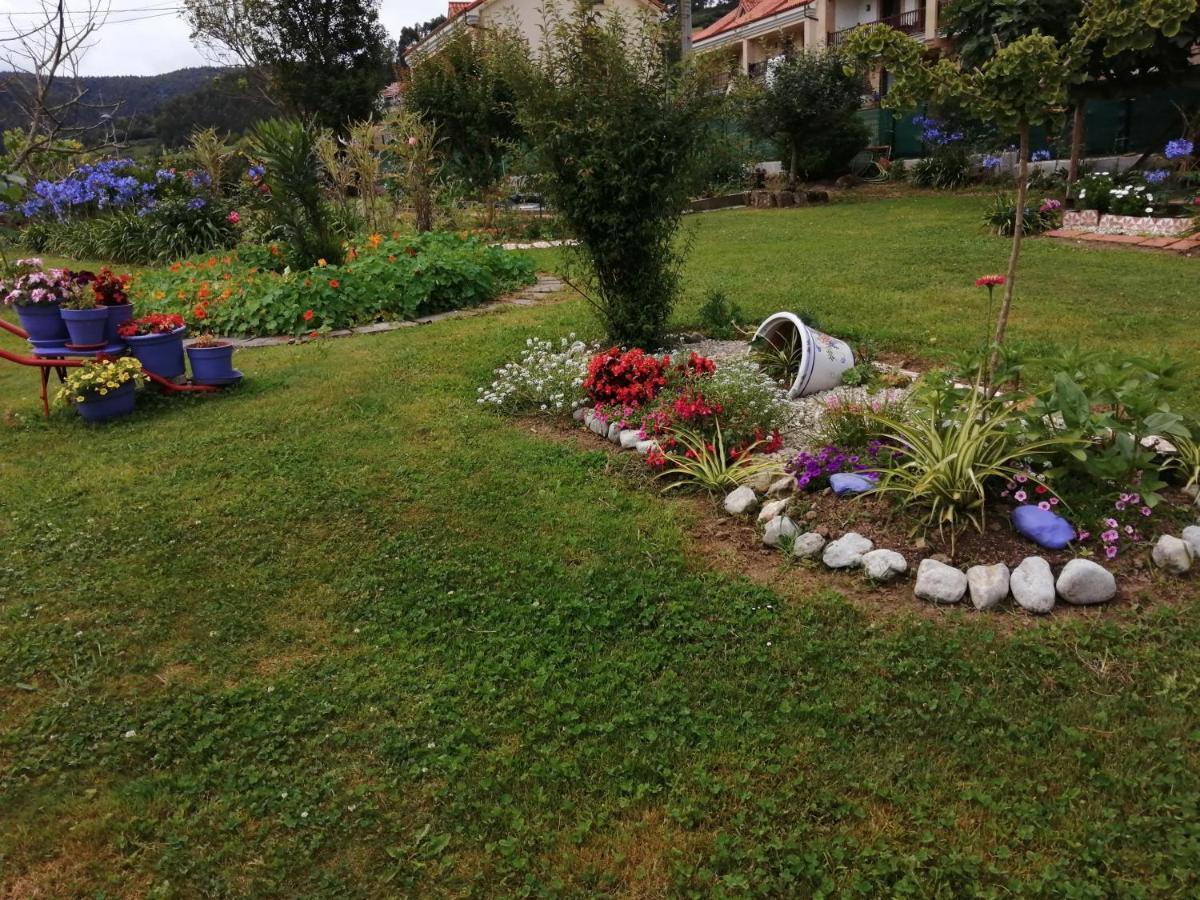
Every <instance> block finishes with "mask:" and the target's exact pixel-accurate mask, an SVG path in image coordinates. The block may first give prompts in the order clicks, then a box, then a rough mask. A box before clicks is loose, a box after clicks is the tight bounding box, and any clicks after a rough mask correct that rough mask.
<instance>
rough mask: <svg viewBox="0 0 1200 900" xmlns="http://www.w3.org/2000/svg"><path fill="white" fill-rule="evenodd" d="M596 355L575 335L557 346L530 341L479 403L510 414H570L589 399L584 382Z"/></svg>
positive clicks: (481, 394)
mask: <svg viewBox="0 0 1200 900" xmlns="http://www.w3.org/2000/svg"><path fill="white" fill-rule="evenodd" d="M595 352H596V347H594V346H592V345H590V344H586V343H584V342H583V341H581V340H578V339H577V338H576V337H575V335H574V334H569V335H567V336H566V337H564V338H560V339H559V340H558V342H557V343H555V342H554V341H548V340H543V339H541V338H528V339H527V340H526V341H525V348H524V349H523V350H522V351H521V357H520V359H518V360H516V361H515V362H510V363H508V364H506V365H504V366H501V367H500V368H499V369H496V372H495V375H496V378H495V380H494V381H493V382H492V383H491V384H490V385H487V386H486V387H481V388H479V397H478V399H477V400H476V402H477V403H479V404H480V405H482V406H489V407H493V408H495V409H498V410H501V411H503V412H508V413H520V412H544V413H571V412H573V411H574V410H575V409H576V408H577V407H579V406H582V405H583V403H584V401H585V399H586V396H587V394H586V392H585V391H584V389H583V381H584V379H585V378H587V372H588V361H589V360H590V359H591V358H592V356H593V355H594V354H595Z"/></svg>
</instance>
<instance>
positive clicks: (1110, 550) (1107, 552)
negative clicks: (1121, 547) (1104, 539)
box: [1104, 546, 1117, 559]
mask: <svg viewBox="0 0 1200 900" xmlns="http://www.w3.org/2000/svg"><path fill="white" fill-rule="evenodd" d="M1116 555H1117V548H1116V547H1111V546H1110V547H1105V548H1104V556H1105V558H1106V559H1114V558H1116Z"/></svg>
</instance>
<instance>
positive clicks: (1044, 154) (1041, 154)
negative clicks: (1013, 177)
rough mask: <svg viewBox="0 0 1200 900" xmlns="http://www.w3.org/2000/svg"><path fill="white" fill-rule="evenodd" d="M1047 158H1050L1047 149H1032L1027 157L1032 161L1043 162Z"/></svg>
mask: <svg viewBox="0 0 1200 900" xmlns="http://www.w3.org/2000/svg"><path fill="white" fill-rule="evenodd" d="M1049 158H1050V151H1049V150H1034V151H1033V153H1031V154H1030V155H1029V159H1030V160H1031V161H1033V162H1045V161H1046V160H1048V159H1049Z"/></svg>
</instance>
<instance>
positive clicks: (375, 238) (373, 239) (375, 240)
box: [367, 232, 383, 247]
mask: <svg viewBox="0 0 1200 900" xmlns="http://www.w3.org/2000/svg"><path fill="white" fill-rule="evenodd" d="M382 240H383V235H381V234H379V233H378V232H376V233H375V234H373V235H371V236H370V237H369V238H367V243H368V244H370V245H371V246H372V247H378V246H379V242H380V241H382Z"/></svg>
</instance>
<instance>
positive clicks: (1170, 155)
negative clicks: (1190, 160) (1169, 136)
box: [1163, 138, 1196, 159]
mask: <svg viewBox="0 0 1200 900" xmlns="http://www.w3.org/2000/svg"><path fill="white" fill-rule="evenodd" d="M1195 149H1196V148H1195V145H1193V144H1192V142H1191V141H1189V140H1188V139H1187V138H1178V139H1177V140H1174V141H1168V142H1167V147H1166V149H1165V150H1163V156H1165V157H1166V158H1167V159H1183V158H1184V157H1185V156H1191V155H1192V151H1193V150H1195Z"/></svg>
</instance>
